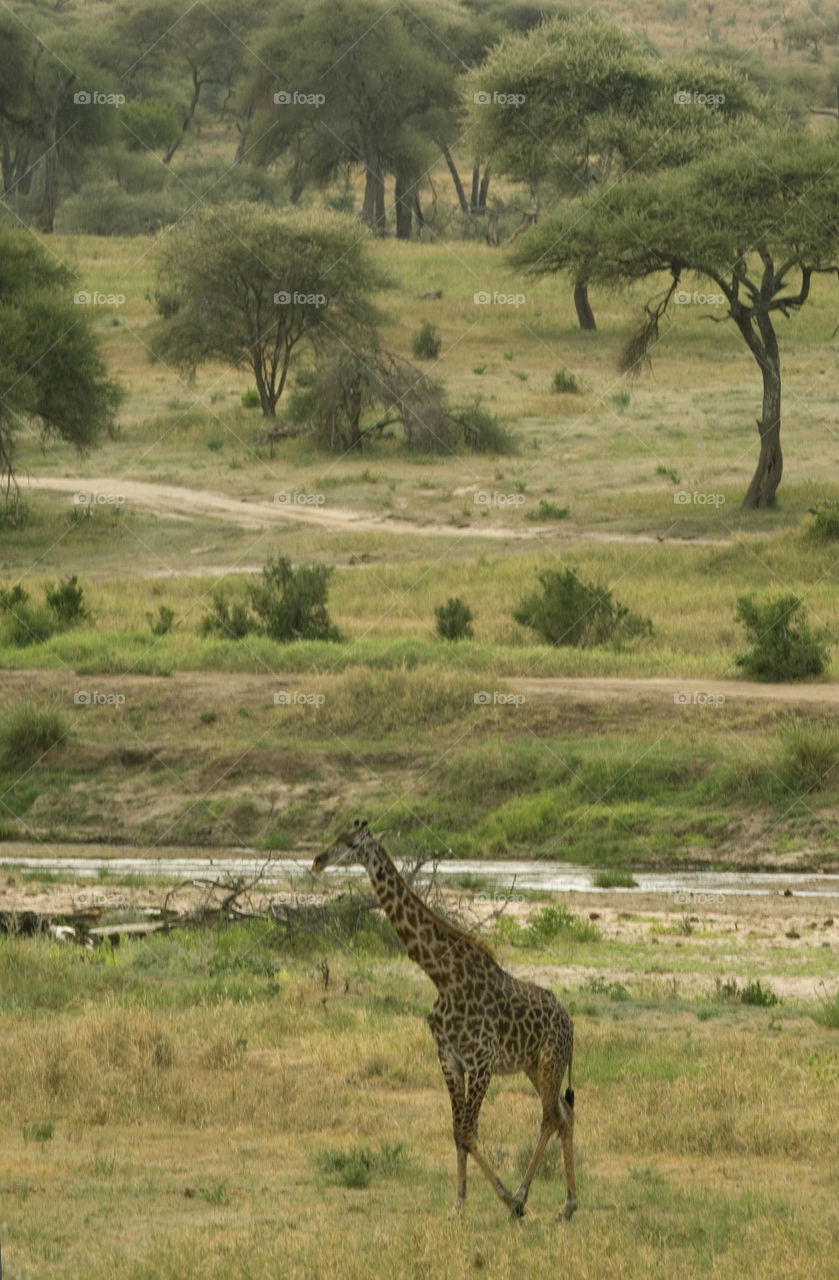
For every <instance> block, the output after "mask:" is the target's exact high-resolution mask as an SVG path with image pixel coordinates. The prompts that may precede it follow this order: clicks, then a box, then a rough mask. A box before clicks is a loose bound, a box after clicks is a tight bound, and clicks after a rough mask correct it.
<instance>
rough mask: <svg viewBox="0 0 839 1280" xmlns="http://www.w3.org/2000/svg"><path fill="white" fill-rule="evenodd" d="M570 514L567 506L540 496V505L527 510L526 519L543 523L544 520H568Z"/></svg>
mask: <svg viewBox="0 0 839 1280" xmlns="http://www.w3.org/2000/svg"><path fill="white" fill-rule="evenodd" d="M569 514H570V513H569V511H568V508H567V507H558V506H557V505H556V503H555V502H548V500H547V499H546V498H540V499H539V505H538V507H533V508H532V509H531V510H530V511H525V513H524V518H525V520H533V521H535V522H536V523H541V522H542V521H543V520H566V519H567V518H568V515H569Z"/></svg>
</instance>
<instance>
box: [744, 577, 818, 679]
mask: <svg viewBox="0 0 839 1280" xmlns="http://www.w3.org/2000/svg"><path fill="white" fill-rule="evenodd" d="M735 617H736V618H737V620H738V622H742V623H743V626H744V627H745V628H746V636H747V638H748V639H749V640H750V641H751V643H752V648H751V650H750V651H749V652H748V653H744V654H738V655H737V656H736V657H735V659H734V662H735V665H736V666H738V667H741V668H742V669H743V670H744V671H746V672H747V673H748V675H750V676H752V677H753V678H754V679H755V680H804V679H806V678H807V676H820V675H821V674H822V673H823V671H824V670H825V668H826V666H827V663H828V653H827V647H826V645H825V644H824V642H823V641H822V639H821V638H820V637H819V636H817V635H816V634H815V632H813V631H812V630H811V629H810V627H809V625H808V623H807V619H806V614H805V609H804V604H803V601H801V600H800V599H799V598H798V596H794V595H788V596H777V597H776V598H775V599H772V600H766V601H764V602H762V603H761V602H759V601H757V600H755V599H754V597H753V596H740V597H739V598H738V600H737V612H736V614H735Z"/></svg>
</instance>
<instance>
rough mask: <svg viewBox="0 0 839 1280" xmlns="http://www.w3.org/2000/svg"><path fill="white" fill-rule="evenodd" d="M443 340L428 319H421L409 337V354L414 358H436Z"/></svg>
mask: <svg viewBox="0 0 839 1280" xmlns="http://www.w3.org/2000/svg"><path fill="white" fill-rule="evenodd" d="M442 345H443V340H442V338H441V337H440V334H439V333H438V332H437V329H436V327H435V326H434V325H433V324H432V323H431V321H430V320H423V322H422V324H421V325H420V327H419V329H418V330H417V332H416V333H415V334H414V336H413V338H412V339H411V354H412V355H413V357H414V359H415V360H436V359H437V357H438V356H439V354H440V348H441V347H442Z"/></svg>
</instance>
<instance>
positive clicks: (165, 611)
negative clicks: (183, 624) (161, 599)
mask: <svg viewBox="0 0 839 1280" xmlns="http://www.w3.org/2000/svg"><path fill="white" fill-rule="evenodd" d="M146 620H147V622H148V624H149V626H150V627H151V630H152V635H155V636H165V635H168V634H169V632H170V631H171V630H172V624H173V623H174V621H175V610H174V609H170V608H169V606H168V605H165V604H162V605H160V606H159V607H158V610H157V617H155V616H154V614H153V613H147V614H146Z"/></svg>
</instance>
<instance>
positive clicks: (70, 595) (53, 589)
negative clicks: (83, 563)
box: [46, 573, 89, 627]
mask: <svg viewBox="0 0 839 1280" xmlns="http://www.w3.org/2000/svg"><path fill="white" fill-rule="evenodd" d="M46 597H47V607H48V608H49V609H50V610H51V611H52V612H53V613H54V614H55V617H56V621H57V622H58V623H59V625H60V626H62V627H73V626H76V624H77V623H79V622H83V621H84V620H85V618H87V617H88V616H89V614H88V610H87V606H86V605H85V602H84V587H82V586H80V585H79V580H78V578H77V577H76V575H75V573H74V574H73V575H72V577H70V578H62V580H61V582H59V583H58V584H57V585H56V586H48V587H47V588H46Z"/></svg>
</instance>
